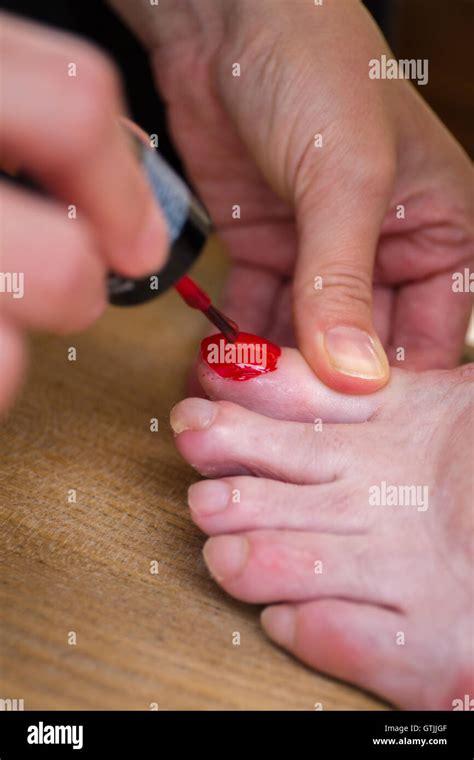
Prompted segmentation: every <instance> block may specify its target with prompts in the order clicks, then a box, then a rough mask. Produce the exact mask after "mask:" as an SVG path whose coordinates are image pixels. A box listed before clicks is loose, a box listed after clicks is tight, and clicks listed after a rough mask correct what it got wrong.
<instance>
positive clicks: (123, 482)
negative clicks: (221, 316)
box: [0, 244, 380, 710]
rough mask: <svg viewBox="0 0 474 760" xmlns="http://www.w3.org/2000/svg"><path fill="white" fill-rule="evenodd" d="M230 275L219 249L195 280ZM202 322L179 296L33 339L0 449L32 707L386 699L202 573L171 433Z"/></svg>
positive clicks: (353, 704)
mask: <svg viewBox="0 0 474 760" xmlns="http://www.w3.org/2000/svg"><path fill="white" fill-rule="evenodd" d="M223 269H224V260H223V257H222V256H221V255H220V252H219V250H218V249H217V246H216V245H215V244H214V246H212V245H211V246H209V248H208V250H207V251H206V253H205V254H204V256H203V260H202V262H201V264H200V265H199V267H198V268H196V277H197V278H198V279H199V281H200V282H201V283H202V284H203V285H204V286H206V287H209V289H210V290H211V291H212V290H214V292H215V289H216V287H218V282H219V280H220V279H221V277H222V274H223ZM204 328H205V324H204V320H203V318H201V317H200V316H199V315H197V314H195V313H193V312H191V311H190V310H188V309H187V308H186V307H185V306H184V305H183V304H182V303H181V301H180V300H179V299H178V298H177V296H175V294H174V293H169V294H166V295H163V296H162V297H161V298H160V299H158V300H157V301H156V302H154V303H150V304H148V305H146V306H142V307H138V308H135V309H133V310H126V309H123V310H120V309H114V308H110V309H109V311H108V313H107V314H106V315H105V316H104V317H103V318H102V319H101V320H100V322H99V323H98V324H97V325H96V326H95V327H94V328H93V329H91V330H89V331H88V332H86V333H85V334H82V335H80V336H77V337H74V338H70V337H69V338H57V337H44V336H41V337H36V338H35V339H34V340H33V341H32V359H31V367H30V373H29V377H28V382H27V385H26V387H25V389H24V392H23V394H22V398H21V400H20V401H19V402H18V403H17V405H16V406H15V408H14V409H13V411H12V413H11V415H10V417H9V418H8V420H7V422H6V424H4V425H3V426H2V435H1V442H0V556H1V557H2V567H1V571H0V572H1V613H0V614H1V619H0V630H1V641H0V648H1V656H2V661H1V683H2V685H1V692H0V696H2V697H4V698H7V697H9V698H17V699H20V698H21V699H24V701H25V709H42V708H46V709H60V708H63V709H81V708H89V709H106V708H111V709H115V708H118V709H145V710H146V709H150V703H152V702H157V703H158V705H159V708H160V709H173V708H174V709H182V708H183V709H212V708H216V709H226V708H228V709H233V708H249V709H259V708H269V709H270V708H271V709H291V708H294V709H303V710H312V709H314V704H315V703H316V702H321V703H322V704H323V708H324V709H333V708H339V709H364V708H366V709H369V708H377V707H379V706H380V705H379V703H377V702H376V701H375V700H373V699H371V698H370V697H368V696H367V695H365V694H363V693H361V692H358V691H356V690H354V689H351V688H350V687H348V686H345V685H342V684H339V683H336V682H334V681H332V680H330V679H327V678H325V677H323V676H322V675H319V674H316V673H313V672H312V671H310V670H309V669H307V668H305V667H304V666H303V665H301V664H300V663H299V662H297V661H296V660H295V659H293V658H292V657H291V656H289V655H287V654H285V653H284V652H282V651H280V650H279V649H278V648H277V647H275V646H274V645H272V643H271V642H269V641H268V640H267V639H266V637H265V636H264V634H263V633H262V631H261V628H260V625H259V609H258V608H257V607H254V606H250V605H245V604H241V603H239V602H236V601H234V600H233V599H231V598H230V597H228V596H227V595H225V594H224V593H223V592H221V591H220V590H219V588H218V587H217V586H216V585H215V584H214V582H213V581H212V580H211V578H210V577H209V574H208V572H207V570H206V567H205V565H204V562H203V560H202V555H201V547H202V544H203V541H204V536H203V535H202V534H201V533H200V531H199V530H198V529H197V528H196V527H195V526H194V525H193V524H192V522H191V520H190V517H189V514H188V509H187V506H186V491H187V487H188V485H189V484H190V483H191V482H193V480H195V479H197V478H196V475H195V473H194V471H193V470H192V469H191V468H190V467H188V466H187V465H186V464H185V463H184V462H183V461H182V460H181V459H180V457H179V455H178V454H177V453H176V451H175V448H174V443H173V436H172V433H171V430H170V427H169V424H168V415H169V410H170V408H171V406H172V405H173V404H174V403H175V402H176V401H178V400H179V399H180V398H182V397H183V396H184V395H185V391H184V383H185V378H186V373H187V371H188V368H189V363H190V358H191V357H193V356H194V353H195V351H196V350H197V347H198V345H199V337H200V335H201V332H202V330H203V329H204ZM70 346H75V347H76V349H77V361H75V362H71V361H68V348H69V347H70ZM152 417H156V418H158V420H159V432H157V433H152V432H150V419H151V418H152ZM70 489H76V491H77V502H76V503H75V504H74V503H69V502H68V492H69V490H70ZM153 560H157V561H158V562H159V575H152V574H151V573H150V562H151V561H153ZM71 631H74V632H75V633H76V637H77V644H76V645H75V646H71V645H69V644H68V633H69V632H71ZM234 631H239V632H240V636H241V645H240V646H234V645H233V644H232V635H233V632H234Z"/></svg>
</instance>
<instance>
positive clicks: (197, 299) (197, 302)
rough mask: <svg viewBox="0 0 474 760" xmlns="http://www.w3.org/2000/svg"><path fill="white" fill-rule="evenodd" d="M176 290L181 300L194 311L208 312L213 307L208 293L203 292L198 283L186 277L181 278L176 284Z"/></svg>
mask: <svg viewBox="0 0 474 760" xmlns="http://www.w3.org/2000/svg"><path fill="white" fill-rule="evenodd" d="M175 288H176V290H177V291H178V293H179V295H180V296H181V298H184V300H185V301H186V303H187V304H188V306H190V307H191V308H192V309H199V310H200V311H206V310H207V309H208V308H209V306H210V305H211V299H210V298H209V296H208V295H207V293H205V292H204V290H201V288H200V287H199V285H196V283H195V282H194V281H193V280H191V278H190V277H187V276H186V275H185V276H184V277H181V279H180V280H179V281H178V282H177V283H176V285H175Z"/></svg>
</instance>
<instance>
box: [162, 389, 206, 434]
mask: <svg viewBox="0 0 474 760" xmlns="http://www.w3.org/2000/svg"><path fill="white" fill-rule="evenodd" d="M216 412H217V409H216V405H215V404H213V403H212V401H208V400H207V399H205V398H187V399H186V400H185V401H181V402H180V403H179V404H176V406H174V407H173V409H172V410H171V413H170V425H171V427H172V428H173V430H174V432H175V434H176V435H178V434H179V433H184V431H185V430H204V429H205V428H208V427H209V426H210V425H211V423H212V422H213V420H214V417H215V416H216Z"/></svg>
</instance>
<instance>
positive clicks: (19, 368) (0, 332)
mask: <svg viewBox="0 0 474 760" xmlns="http://www.w3.org/2000/svg"><path fill="white" fill-rule="evenodd" d="M2 297H3V296H2V294H0V306H1V303H2ZM25 364H26V360H25V350H24V344H23V340H22V338H21V335H20V333H19V332H18V330H15V329H14V328H13V327H12V326H11V325H10V324H8V323H7V322H6V321H5V320H4V319H2V318H1V317H0V415H3V414H5V412H6V411H7V410H8V408H9V406H10V404H11V402H12V400H13V396H14V394H15V391H16V390H17V388H18V385H19V383H20V381H21V377H22V375H23V372H24V369H25Z"/></svg>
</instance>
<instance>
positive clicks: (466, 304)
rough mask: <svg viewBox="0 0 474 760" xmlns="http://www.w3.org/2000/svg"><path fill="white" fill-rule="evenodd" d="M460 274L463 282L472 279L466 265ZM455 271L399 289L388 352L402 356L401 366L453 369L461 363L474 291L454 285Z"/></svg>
mask: <svg viewBox="0 0 474 760" xmlns="http://www.w3.org/2000/svg"><path fill="white" fill-rule="evenodd" d="M467 271H468V272H469V271H470V270H469V268H467ZM458 274H459V277H460V278H461V279H460V283H463V282H464V281H465V282H466V283H467V282H469V280H468V279H467V280H465V275H464V271H463V267H461V268H460V271H459V272H458ZM452 275H453V273H452V272H443V273H441V274H439V275H437V276H435V277H432V278H430V279H428V280H423V281H421V282H414V283H410V284H407V285H404V286H403V287H402V288H401V289H400V291H399V292H398V294H397V296H396V305H395V313H394V317H393V333H392V340H391V345H390V347H389V349H388V352H389V356H390V358H391V359H393V360H395V361H396V360H397V358H398V361H397V364H398V365H399V366H403V367H405V368H409V369H414V370H418V371H419V370H428V369H450V368H452V367H455V366H456V365H457V364H458V363H459V359H460V356H461V353H462V349H463V346H464V337H465V335H466V330H467V327H468V324H469V317H470V313H471V309H472V292H470V290H469V287H465V286H464V287H463V289H461V290H455V289H453V277H452ZM400 349H402V350H403V354H400ZM400 356H403V362H400V360H399V359H400Z"/></svg>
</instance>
